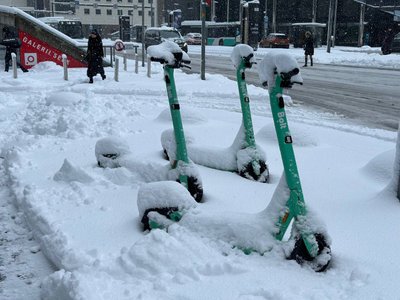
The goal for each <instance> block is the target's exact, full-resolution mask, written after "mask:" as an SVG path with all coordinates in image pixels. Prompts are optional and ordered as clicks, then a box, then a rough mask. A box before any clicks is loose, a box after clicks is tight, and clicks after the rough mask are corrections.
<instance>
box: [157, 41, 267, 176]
mask: <svg viewBox="0 0 400 300" xmlns="http://www.w3.org/2000/svg"><path fill="white" fill-rule="evenodd" d="M253 57H254V54H253V49H252V48H251V47H250V46H248V45H244V44H239V45H236V46H235V47H234V49H233V50H232V61H233V62H234V64H235V67H236V81H237V85H238V90H239V97H240V105H241V111H242V124H241V127H240V129H239V132H238V133H237V136H236V138H235V140H234V142H233V144H232V145H231V146H230V147H229V148H228V149H220V150H210V149H204V148H198V147H195V146H191V145H188V148H189V152H190V158H191V159H192V160H193V161H194V162H195V163H196V164H199V165H203V166H206V167H209V168H214V169H218V170H223V171H229V172H237V173H238V174H239V175H240V176H242V177H244V178H247V179H250V180H255V181H259V182H267V181H268V179H269V171H268V167H267V164H266V162H265V161H266V159H265V154H264V152H263V151H262V150H261V149H260V148H258V147H257V145H256V142H255V137H254V130H253V122H252V119H251V110H250V98H249V96H248V93H247V86H246V75H245V71H246V69H250V68H251V67H252V66H253V64H255V62H254V61H253ZM164 134H165V135H164ZM171 137H172V135H171V134H170V133H169V132H168V133H167V132H165V133H163V138H162V141H161V143H162V146H163V150H164V155H165V158H166V159H170V156H174V155H175V152H176V150H175V149H174V147H171V144H172V146H174V143H173V141H172V140H170V138H171ZM210 157H212V158H214V159H211V160H210V159H209V158H210ZM222 157H223V159H221V158H222Z"/></svg>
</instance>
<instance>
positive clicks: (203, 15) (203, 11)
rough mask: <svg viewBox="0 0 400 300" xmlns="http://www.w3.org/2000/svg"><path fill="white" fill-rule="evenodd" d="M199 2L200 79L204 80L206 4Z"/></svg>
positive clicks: (203, 1)
mask: <svg viewBox="0 0 400 300" xmlns="http://www.w3.org/2000/svg"><path fill="white" fill-rule="evenodd" d="M200 1H201V10H200V15H201V66H200V78H201V80H206V3H205V0H200Z"/></svg>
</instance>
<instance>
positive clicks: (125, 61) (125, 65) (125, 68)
mask: <svg viewBox="0 0 400 300" xmlns="http://www.w3.org/2000/svg"><path fill="white" fill-rule="evenodd" d="M127 64H128V63H127V59H126V54H124V71H126V70H128V66H127Z"/></svg>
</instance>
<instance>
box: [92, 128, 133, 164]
mask: <svg viewBox="0 0 400 300" xmlns="http://www.w3.org/2000/svg"><path fill="white" fill-rule="evenodd" d="M94 152H95V155H96V159H97V162H98V164H99V165H100V166H102V167H109V168H115V167H118V166H119V165H118V158H119V157H121V156H124V155H127V154H129V153H131V151H130V149H129V146H128V144H127V143H126V142H125V141H124V140H122V139H121V138H119V137H115V136H109V137H105V138H102V139H100V140H98V141H97V143H96V146H95V150H94ZM110 156H112V157H110Z"/></svg>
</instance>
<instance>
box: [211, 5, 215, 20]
mask: <svg viewBox="0 0 400 300" xmlns="http://www.w3.org/2000/svg"><path fill="white" fill-rule="evenodd" d="M211 21H215V0H211Z"/></svg>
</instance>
